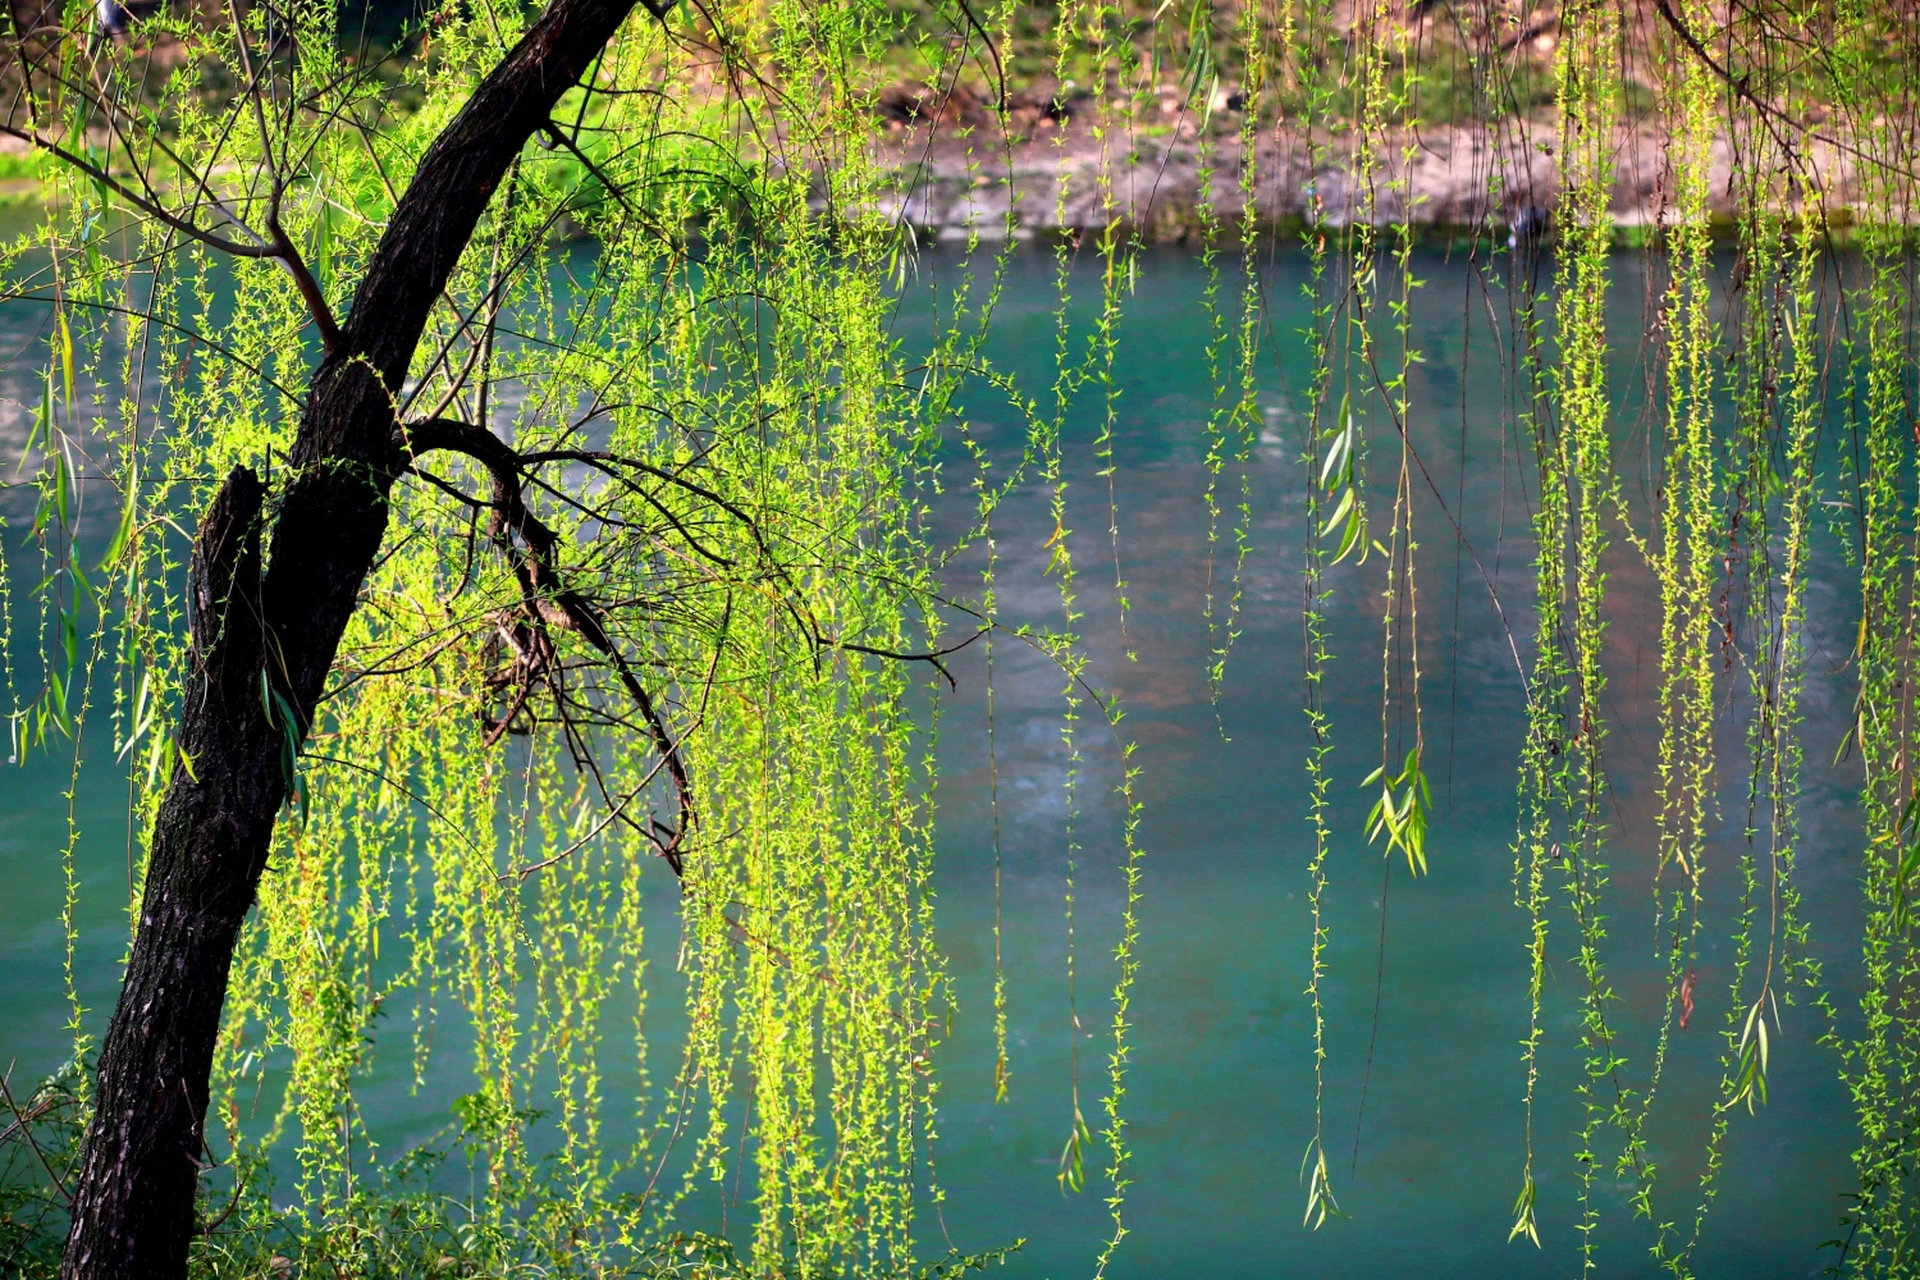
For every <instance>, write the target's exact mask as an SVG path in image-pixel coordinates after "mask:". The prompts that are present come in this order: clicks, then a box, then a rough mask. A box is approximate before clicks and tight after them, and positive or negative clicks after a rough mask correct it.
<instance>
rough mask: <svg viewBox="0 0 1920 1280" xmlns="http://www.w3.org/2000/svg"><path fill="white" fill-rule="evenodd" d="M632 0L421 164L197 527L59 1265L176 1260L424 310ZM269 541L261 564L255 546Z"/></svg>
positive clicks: (367, 561) (173, 1270)
mask: <svg viewBox="0 0 1920 1280" xmlns="http://www.w3.org/2000/svg"><path fill="white" fill-rule="evenodd" d="M633 4H634V0H553V3H552V4H551V5H550V6H549V7H548V9H547V10H546V12H545V13H544V14H543V15H542V16H541V18H540V20H539V21H538V22H537V23H535V24H534V26H533V27H532V28H531V29H529V30H528V32H527V34H526V35H525V37H523V38H522V39H521V40H520V42H519V43H518V44H517V45H515V46H514V48H513V49H512V50H511V51H510V52H509V53H508V54H507V55H506V57H505V58H504V59H503V60H502V61H501V62H500V64H499V65H498V66H497V67H495V68H494V70H493V71H492V73H491V74H489V75H488V76H487V77H486V79H485V80H483V81H482V82H481V84H480V86H479V87H478V88H477V89H476V90H475V92H474V95H473V97H472V98H471V99H470V100H469V101H468V102H467V104H466V106H465V107H464V108H462V110H461V111H460V113H459V114H458V115H457V116H456V117H455V118H454V120H453V121H452V123H450V124H449V125H448V126H447V128H446V130H445V132H443V133H442V134H441V135H440V137H439V138H438V139H437V140H436V141H435V142H434V144H433V145H432V147H430V148H429V149H428V151H427V154H426V156H425V157H424V158H423V159H422V160H421V162H420V167H419V169H418V170H417V171H416V172H415V174H414V177H413V180H412V182H411V183H410V184H409V186H408V188H407V191H406V193H405V194H404V195H403V196H402V197H401V200H400V202H399V204H398V206H396V208H395V210H394V212H393V216H392V218H391V220H390V221H389V223H388V225H387V229H386V232H385V234H384V235H383V236H382V237H381V240H380V244H379V247H378V248H377V249H376V251H375V253H374V256H373V258H372V260H371V261H370V262H369V264H368V267H367V271H366V274H365V276H364V277H363V278H362V279H361V281H360V285H359V288H358V290H357V291H356V292H355V294H354V300H353V307H352V309H351V311H350V312H349V313H348V317H347V321H346V323H345V324H344V325H342V326H341V330H340V337H339V341H338V342H337V344H336V346H335V348H334V349H333V350H330V351H329V352H328V353H327V354H326V356H325V358H324V359H323V360H322V362H321V364H320V366H319V368H318V369H317V370H316V371H315V372H314V374H313V377H312V380H311V381H310V383H309V385H308V395H307V403H306V407H305V410H304V412H303V414H302V417H301V420H300V428H299V434H298V436H297V437H296V439H295V443H294V446H293V449H292V451H291V456H290V458H289V463H290V466H289V468H288V471H287V475H288V477H289V478H288V480H287V482H286V485H285V487H284V489H283V491H282V492H281V494H280V501H279V505H278V510H277V514H275V515H273V517H272V520H271V524H270V525H268V524H267V523H266V521H265V513H266V511H267V509H268V507H267V503H266V501H265V499H266V497H267V495H266V492H265V490H264V488H263V486H262V485H261V483H260V481H259V480H258V479H257V478H256V477H255V476H254V475H253V473H252V472H250V471H247V470H245V469H244V468H242V469H239V470H236V471H235V472H234V473H233V474H232V475H230V476H229V477H228V478H227V481H226V483H225V484H224V485H223V486H222V488H221V490H220V492H219V494H218V496H217V497H216V498H215V500H214V501H213V503H212V505H211V506H210V507H209V508H208V510H207V512H206V514H205V516H204V517H203V518H202V520H201V522H200V528H199V533H198V536H197V538H196V542H195V550H194V556H193V567H192V583H191V590H192V598H193V606H194V610H195V613H194V617H193V622H192V646H193V647H192V660H191V665H190V670H191V671H192V676H191V678H190V681H189V684H188V687H187V690H186V695H185V698H184V705H183V707H182V709H181V725H180V733H179V741H180V744H181V748H182V750H183V751H184V752H185V753H186V755H187V758H188V760H189V761H190V762H191V767H190V768H186V767H183V768H176V769H175V770H174V774H173V780H172V783H171V785H170V786H169V787H168V789H167V794H166V796H165V798H164V799H163V800H162V803H161V806H160V813H159V817H158V819H157V821H156V822H155V824H154V829H153V834H152V840H151V843H150V848H149V855H148V865H147V879H146V891H145V896H144V897H143V898H142V900H141V907H140V923H139V929H138V932H137V933H136V934H135V937H134V942H133V951H132V954H131V956H130V957H129V959H128V961H127V971H126V977H125V981H124V985H123V986H122V987H121V990H120V999H119V1002H118V1003H117V1004H116V1005H115V1007H114V1011H113V1017H112V1020H111V1021H110V1022H109V1023H108V1026H107V1034H106V1038H105V1040H104V1041H103V1042H102V1044H101V1049H100V1072H99V1086H98V1089H97V1091H96V1094H95V1099H96V1102H95V1107H96V1109H95V1112H94V1116H93V1120H92V1123H91V1124H90V1125H89V1126H88V1129H87V1134H86V1138H85V1142H84V1146H83V1148H82V1152H81V1158H80V1173H79V1179H78V1181H77V1183H76V1184H75V1186H74V1200H73V1216H72V1221H71V1224H70V1226H69V1228H68V1233H67V1244H66V1253H65V1257H64V1260H63V1262H62V1264H61V1275H62V1276H63V1277H65V1278H66V1280H150V1278H151V1280H173V1278H175V1277H183V1276H185V1275H186V1272H187V1251H188V1246H189V1244H190V1243H191V1241H192V1238H193V1234H194V1231H195V1225H196V1224H195V1220H194V1195H195V1190H196V1186H197V1183H198V1179H199V1174H200V1170H201V1168H202V1160H203V1153H204V1150H205V1144H204V1138H203V1134H204V1125H205V1121H206V1112H207V1090H208V1076H209V1074H210V1072H211V1070H212V1063H213V1051H214V1044H215V1040H216V1038H217V1037H218V1034H219V1025H220V1011H221V1007H222V1005H223V1004H224V1003H225V1000H226V993H227V978H228V971H229V968H230V966H231V964H232V960H233V948H234V944H235V942H236V941H237V939H238V937H239V932H240V926H241V923H242V921H243V920H244V918H245V916H246V913H247V911H248V910H249V909H250V908H251V906H252V905H253V900H254V894H255V892H256V890H257V889H258V887H259V883H260V875H261V872H262V870H263V869H264V868H265V866H266V861H267V853H268V849H269V847H270V845H271V843H272V840H273V831H274V824H275V822H276V820H277V818H278V815H279V813H280V810H281V806H282V805H283V803H284V802H285V800H286V796H287V786H288V779H287V777H286V774H285V766H284V765H283V763H282V759H283V754H284V751H285V745H284V744H285V735H286V732H287V729H286V727H285V726H281V725H276V724H275V723H273V722H272V721H271V720H270V718H269V714H268V712H267V711H266V710H265V706H266V705H268V703H269V700H268V699H266V698H263V697H262V689H261V682H262V679H263V678H264V680H265V681H266V682H267V683H268V684H270V685H271V686H272V687H273V689H274V691H275V692H277V693H278V694H279V695H280V698H281V699H282V700H284V702H285V703H286V704H287V705H289V706H291V707H292V708H293V709H294V712H295V715H296V716H297V718H298V723H297V724H296V725H294V726H293V727H292V732H293V733H294V735H295V736H296V737H297V738H301V739H304V737H305V736H306V732H307V729H308V726H309V725H310V723H311V720H312V716H313V713H314V709H315V707H316V706H317V705H318V703H319V699H320V694H321V691H322V688H323V685H324V683H325V680H326V675H327V671H328V669H329V667H330V666H331V665H332V663H333V657H334V652H335V650H336V649H337V648H338V646H339V643H340V637H341V635H342V633H343V632H344V631H345V629H346V625H347V621H348V619H349V618H350V617H351V616H352V614H353V610H354V608H355V606H356V604H357V602H358V597H359V593H360V587H361V583H362V581H363V580H364V579H365V577H366V574H367V571H368V569H369V568H370V567H371V566H372V564H373V561H374V557H375V556H376V555H377V554H378V552H379V549H380V541H381V538H382V537H383V535H384V534H385V532H386V525H387V493H388V490H389V489H390V487H391V486H392V484H393V481H394V478H395V476H397V475H398V474H399V471H400V468H401V467H402V466H403V465H404V464H405V461H406V459H405V457H404V456H403V455H402V454H401V452H400V446H399V444H398V439H397V432H396V430H395V427H396V424H395V421H394V409H393V406H394V403H395V394H396V393H397V392H398V390H399V388H400V386H401V384H402V382H403V380H404V379H405V377H406V374H407V368H408V365H409V364H410V362H411V361H412V359H413V353H414V348H415V347H416V346H417V344H418V343H419V340H420V334H421V332H422V330H423V329H424V327H425V324H426V320H427V315H428V312H429V311H430V309H431V308H432V306H433V304H434V302H435V300H436V299H437V298H438V297H439V296H440V294H441V291H442V290H443V289H444V288H445V287H446V284H447V281H448V279H449V277H450V276H451V274H452V272H453V268H454V264H455V263H456V261H457V260H458V259H459V256H460V254H461V252H462V250H464V249H465V247H466V245H467V242H468V241H469V240H470V239H471V238H472V236H473V231H474V228H475V226H476V225H477V224H478V222H479V219H480V216H481V213H482V211H483V210H484V209H485V208H486V205H487V203H488V201H489V199H490V198H491V197H492V195H493V192H494V189H495V188H496V187H497V186H498V185H499V183H500V180H501V178H502V176H503V175H504V174H505V173H506V170H507V167H508V165H509V164H510V163H511V162H512V159H513V157H514V156H515V155H517V154H518V153H519V152H520V150H521V148H523V147H524V146H525V145H526V143H527V141H528V139H529V138H531V137H532V135H533V134H534V132H535V131H536V130H538V129H540V128H541V127H542V126H544V125H545V124H546V122H547V119H548V116H549V113H550V112H551V111H552V110H553V107H554V104H555V103H556V102H557V101H558V99H559V97H560V95H561V93H563V92H564V91H565V90H566V89H567V88H568V87H569V86H571V85H573V84H574V83H575V82H576V81H577V80H578V79H579V78H580V76H581V75H582V74H583V73H584V72H585V71H586V68H587V66H588V64H589V63H590V62H591V60H592V59H593V57H594V55H595V54H596V53H597V52H598V51H599V50H600V48H601V47H602V46H603V45H605V44H606V42H607V41H608V40H609V39H611V38H612V36H613V35H614V33H615V31H617V30H618V28H619V26H620V24H621V23H622V22H623V21H625V19H626V16H627V14H628V13H629V12H630V11H631V10H632V8H633ZM263 537H265V538H268V539H270V544H269V545H270V552H269V554H268V556H267V558H266V561H265V564H264V567H263V565H262V560H261V554H260V546H261V541H262V539H263Z"/></svg>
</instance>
